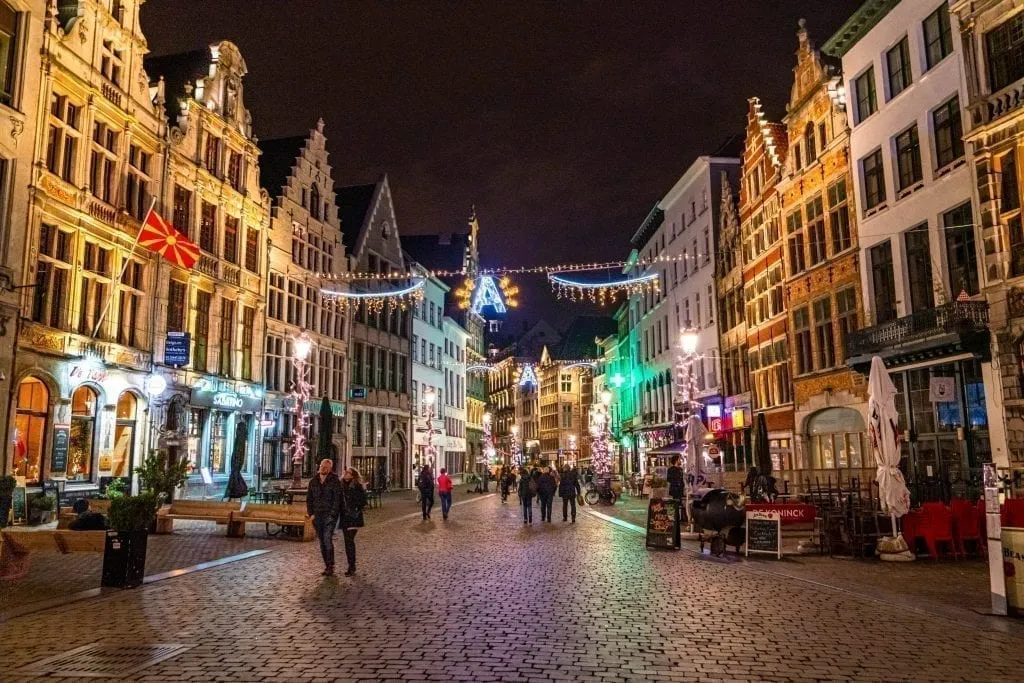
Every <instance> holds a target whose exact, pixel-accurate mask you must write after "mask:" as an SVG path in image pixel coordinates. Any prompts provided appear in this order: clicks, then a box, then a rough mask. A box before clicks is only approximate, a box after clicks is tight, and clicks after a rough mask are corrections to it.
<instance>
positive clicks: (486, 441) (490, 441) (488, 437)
mask: <svg viewBox="0 0 1024 683" xmlns="http://www.w3.org/2000/svg"><path fill="white" fill-rule="evenodd" d="M482 446H483V448H481V457H480V458H478V459H477V462H478V463H487V464H490V463H492V462H494V458H495V455H497V451H496V450H495V449H494V437H493V435H492V432H491V414H490V413H484V438H483V444H482Z"/></svg>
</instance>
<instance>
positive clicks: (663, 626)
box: [0, 491, 1024, 683]
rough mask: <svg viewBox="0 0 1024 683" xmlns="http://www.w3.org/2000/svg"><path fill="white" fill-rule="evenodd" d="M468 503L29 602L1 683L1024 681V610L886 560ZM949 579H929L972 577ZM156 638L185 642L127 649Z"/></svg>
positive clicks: (478, 500)
mask: <svg viewBox="0 0 1024 683" xmlns="http://www.w3.org/2000/svg"><path fill="white" fill-rule="evenodd" d="M455 499H456V507H455V508H454V509H453V511H452V515H451V519H450V520H449V521H448V522H443V521H441V520H440V514H439V510H438V508H437V507H435V508H434V515H433V517H434V519H432V520H431V521H421V520H420V519H419V513H418V507H417V505H416V504H415V502H414V501H412V500H408V499H406V498H399V497H395V498H394V499H392V500H389V501H388V502H386V503H385V508H384V510H382V511H381V512H382V513H383V512H384V511H387V514H381V515H380V517H379V518H373V519H372V520H371V521H369V522H368V526H367V527H366V528H365V529H362V530H361V531H360V532H359V535H358V536H357V545H358V552H359V566H358V572H357V575H356V576H355V577H353V578H346V577H331V578H323V577H321V576H320V575H319V572H320V570H321V568H322V565H321V563H320V559H319V555H318V552H317V549H316V546H315V544H310V543H288V542H280V541H274V542H273V543H272V545H273V549H272V551H271V552H269V553H265V554H261V555H258V556H254V557H251V558H249V559H245V560H242V561H238V562H231V563H228V564H224V565H221V566H217V567H215V568H211V569H206V570H203V571H195V572H192V573H187V574H184V575H182V576H177V577H174V578H167V579H166V580H161V581H155V582H153V583H150V584H147V585H145V586H143V587H142V588H139V589H135V590H130V591H114V592H110V593H104V594H102V595H100V596H97V597H96V598H94V599H90V600H85V601H78V602H75V603H72V604H68V605H66V606H63V607H58V608H54V609H48V610H45V611H38V612H35V613H32V614H27V615H24V616H20V617H15V618H12V619H10V620H9V621H8V622H7V623H6V624H3V625H0V633H2V634H3V635H2V637H0V662H3V665H2V666H0V680H17V681H23V680H54V679H63V680H80V679H81V678H82V676H81V675H75V672H76V671H78V672H79V673H80V672H81V670H82V669H81V668H80V669H77V670H76V669H75V666H76V665H77V666H79V667H85V666H89V667H92V668H91V674H97V673H100V672H102V671H104V670H106V669H104V666H106V665H107V664H109V663H111V662H114V661H115V660H116V657H121V659H120V660H116V661H117V663H118V666H120V668H119V669H118V668H116V667H115V666H114V665H113V664H111V668H110V670H111V671H113V672H115V673H113V674H112V676H115V678H116V675H120V676H122V677H123V678H124V679H130V680H140V681H189V680H190V681H329V680H339V681H355V680H394V681H429V680H437V681H484V682H486V681H530V680H544V681H559V680H565V681H569V680H571V681H588V682H590V681H592V682H595V683H606V682H610V681H649V680H668V681H691V680H692V681H696V680H726V679H727V680H735V681H743V680H748V681H754V680H757V681H762V680H771V681H812V680H836V681H838V680H843V681H846V680H870V681H880V680H915V681H917V680H936V681H938V680H941V681H948V680H1019V679H1020V671H1021V670H1022V667H1024V648H1022V647H1021V643H1022V642H1024V624H1022V623H1021V622H1018V621H1015V620H1006V619H997V618H994V617H987V616H983V615H981V614H978V613H977V612H976V611H973V610H971V609H969V608H966V607H964V606H962V605H959V604H957V603H956V602H955V601H954V602H952V603H949V604H948V605H947V608H948V610H950V611H949V613H948V614H947V613H944V612H942V611H939V610H933V609H921V608H918V607H915V606H914V605H913V604H909V605H908V604H901V603H899V602H892V601H890V600H888V599H885V596H883V597H881V598H880V597H878V596H877V595H873V594H871V593H870V592H869V591H867V590H862V589H861V588H860V587H858V584H856V583H855V582H852V580H851V579H849V578H848V577H849V576H858V575H860V574H864V573H870V571H871V570H868V571H867V572H865V570H864V568H865V567H868V566H869V565H870V563H868V562H854V561H838V560H828V559H823V560H822V561H821V564H820V565H819V566H815V567H812V568H811V570H807V571H808V576H820V575H821V572H822V571H823V570H827V572H831V574H829V573H826V574H825V577H826V580H824V581H818V580H814V579H812V578H807V577H803V576H800V575H789V574H790V573H793V572H790V571H789V564H790V562H789V561H783V562H781V563H780V562H777V561H774V562H773V561H766V560H758V561H753V560H751V561H742V562H737V561H734V560H727V561H718V560H713V559H710V558H707V557H704V556H700V555H698V554H697V553H695V552H691V551H683V552H670V551H648V550H646V549H645V548H644V544H643V537H642V535H641V534H640V533H638V532H637V531H635V530H632V529H630V528H629V527H628V526H623V525H620V524H615V523H612V522H609V521H608V520H607V519H604V518H599V517H597V516H594V515H592V514H589V513H583V514H580V516H579V517H578V521H577V523H576V524H564V523H562V522H561V521H560V514H559V512H560V511H559V510H557V507H556V512H555V519H556V520H558V521H556V522H554V523H553V524H541V523H540V522H539V513H537V511H535V517H534V520H535V521H534V524H533V525H524V524H523V523H522V521H521V517H520V510H519V508H518V506H517V505H515V504H513V501H511V500H510V502H509V504H506V505H503V504H502V503H501V502H500V500H499V498H498V497H497V496H493V495H491V496H470V495H466V494H465V493H460V492H459V491H456V497H455ZM389 506H390V509H389ZM371 514H376V513H371ZM254 540H255V539H254ZM338 545H339V548H338V550H339V552H340V551H341V548H340V545H341V543H340V539H339V540H338ZM877 566H881V565H880V563H878V565H877ZM887 566H888V565H887ZM780 568H781V569H782V570H784V571H780ZM929 569H935V570H938V571H937V572H936V573H929V571H928V570H929ZM945 570H946V564H945V563H936V564H935V565H929V563H924V562H918V563H914V564H913V565H911V570H910V573H908V574H906V575H905V577H904V578H906V579H907V582H908V583H910V582H913V581H925V582H927V581H934V582H935V583H936V584H937V585H939V584H942V583H943V582H945V581H946V580H947V578H946V577H947V576H948V575H947V574H944V573H942V572H944V571H945ZM801 571H803V570H801ZM884 571H889V570H888V569H886V570H884ZM895 571H903V570H901V569H896V570H895ZM892 576H893V575H890V582H891V583H892V585H890V586H889V589H890V593H893V594H895V593H899V592H900V591H901V590H902V589H903V588H904V586H901V585H899V584H898V583H895V582H893V580H892V578H891V577H892ZM936 578H937V580H936ZM874 582H875V580H874V579H871V580H868V581H867V584H870V585H873V584H874ZM851 586H852V587H851ZM907 588H909V586H907ZM941 588H942V590H941V591H940V590H939V589H938V588H932V589H929V590H932V591H935V592H936V595H938V594H939V593H943V594H945V595H946V596H947V597H953V596H955V595H956V594H957V593H958V592H960V591H961V586H960V585H958V584H950V583H945V585H944V586H941ZM908 595H911V596H913V595H914V593H913V592H910V593H908ZM910 602H911V603H913V602H915V601H914V600H910ZM58 624H59V631H57V630H56V629H57V626H56V625H58ZM58 632H59V637H56V636H57V634H58ZM157 644H160V645H164V646H170V645H180V646H182V647H181V648H173V647H171V648H167V647H165V648H164V650H162V651H161V652H163V654H162V655H160V657H165V658H164V659H162V660H160V661H156V663H153V664H152V665H149V666H144V665H145V663H146V662H145V661H144V659H140V660H137V661H135V663H134V664H132V663H131V662H129V661H128V658H130V656H131V655H135V654H138V656H139V657H140V658H141V657H143V655H142V654H139V653H136V652H135V650H136V649H140V646H146V645H157ZM60 655H66V656H65V657H64V659H63V660H62V661H61V662H54V661H53V660H52V659H51V658H54V657H57V656H60ZM87 655H88V657H91V659H88V662H86V663H82V662H83V660H84V659H86V658H87ZM160 657H153V658H151V660H150V661H153V660H158V659H160ZM138 661H142V665H139V664H138ZM39 662H43V664H42V665H40V666H38V667H35V668H25V667H30V665H33V664H35V663H39ZM126 672H127V673H126ZM44 675H45V676H46V677H44ZM93 680H95V679H93Z"/></svg>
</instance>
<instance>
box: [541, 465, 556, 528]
mask: <svg viewBox="0 0 1024 683" xmlns="http://www.w3.org/2000/svg"><path fill="white" fill-rule="evenodd" d="M537 495H539V496H540V521H542V522H547V523H548V524H550V523H551V504H552V503H553V502H554V500H555V478H554V476H552V474H551V470H550V469H549V468H547V467H544V468H542V469H541V471H540V476H539V477H538V478H537Z"/></svg>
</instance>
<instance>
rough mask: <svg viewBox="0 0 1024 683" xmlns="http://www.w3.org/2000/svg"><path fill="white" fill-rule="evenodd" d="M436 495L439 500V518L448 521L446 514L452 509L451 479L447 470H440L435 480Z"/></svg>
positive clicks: (443, 468)
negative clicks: (439, 474)
mask: <svg viewBox="0 0 1024 683" xmlns="http://www.w3.org/2000/svg"><path fill="white" fill-rule="evenodd" d="M437 495H438V496H439V497H440V498H441V518H442V519H443V520H444V521H446V522H447V521H448V512H449V510H451V509H452V478H451V477H449V476H448V469H447V468H445V467H442V468H441V476H439V477H438V478H437Z"/></svg>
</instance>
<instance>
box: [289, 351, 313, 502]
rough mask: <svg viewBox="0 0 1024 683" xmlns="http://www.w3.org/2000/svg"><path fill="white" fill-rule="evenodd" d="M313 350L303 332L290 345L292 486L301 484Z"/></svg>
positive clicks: (305, 447) (299, 486)
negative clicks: (292, 376)
mask: <svg viewBox="0 0 1024 683" xmlns="http://www.w3.org/2000/svg"><path fill="white" fill-rule="evenodd" d="M312 350H313V340H312V339H310V338H309V335H308V334H306V333H305V332H303V333H302V334H300V335H299V336H298V337H296V338H295V341H294V343H293V345H292V364H293V365H294V367H295V380H294V381H293V383H292V399H293V400H294V402H295V412H296V416H295V427H294V429H293V431H292V439H293V441H292V488H301V486H302V463H303V462H305V460H306V452H307V450H308V444H307V441H306V439H307V438H308V434H309V415H308V414H307V413H306V401H308V400H309V396H310V394H311V393H312V391H313V387H312V385H311V384H310V383H309V354H310V352H311V351H312Z"/></svg>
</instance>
